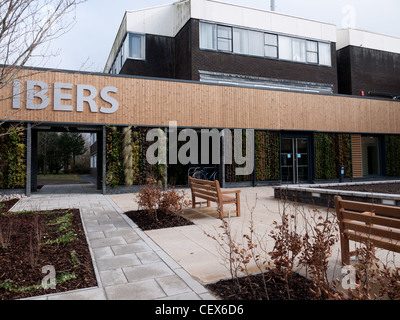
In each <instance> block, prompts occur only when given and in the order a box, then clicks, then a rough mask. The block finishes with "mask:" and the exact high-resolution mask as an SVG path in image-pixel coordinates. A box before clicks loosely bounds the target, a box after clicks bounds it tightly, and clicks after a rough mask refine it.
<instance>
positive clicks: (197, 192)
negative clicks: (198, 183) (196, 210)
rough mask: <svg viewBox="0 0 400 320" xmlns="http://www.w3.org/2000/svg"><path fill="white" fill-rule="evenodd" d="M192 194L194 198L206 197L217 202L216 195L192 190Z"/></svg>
mask: <svg viewBox="0 0 400 320" xmlns="http://www.w3.org/2000/svg"><path fill="white" fill-rule="evenodd" d="M192 194H193V195H195V196H196V197H200V198H203V197H208V198H209V199H207V200H210V201H218V194H214V193H211V192H207V191H203V190H193V191H192Z"/></svg>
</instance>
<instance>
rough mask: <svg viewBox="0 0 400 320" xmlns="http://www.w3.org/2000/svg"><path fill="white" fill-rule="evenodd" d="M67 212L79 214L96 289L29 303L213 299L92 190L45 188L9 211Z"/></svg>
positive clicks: (83, 187) (113, 205)
mask: <svg viewBox="0 0 400 320" xmlns="http://www.w3.org/2000/svg"><path fill="white" fill-rule="evenodd" d="M65 208H76V209H79V210H80V213H81V218H82V223H83V226H84V229H85V233H86V236H87V239H88V245H89V251H90V253H91V255H92V259H93V266H94V269H95V273H96V277H97V282H98V286H97V287H95V288H88V289H81V290H74V291H70V292H65V293H57V294H49V295H45V296H39V297H34V298H30V299H32V300H121V299H124V300H127V299H134V300H143V299H144V300H149V299H186V300H187V299H190V300H192V299H193V300H198V299H207V300H208V299H215V298H214V297H213V296H212V295H204V294H205V293H208V291H207V290H206V289H205V288H204V287H203V286H202V285H201V284H200V283H198V282H197V281H196V280H195V279H193V278H192V277H190V275H189V274H187V273H186V272H184V270H183V269H182V267H181V266H180V265H179V264H177V263H176V262H175V260H174V259H172V258H171V257H170V256H169V255H168V254H167V253H166V252H164V250H163V249H161V248H160V247H159V246H158V245H157V244H156V243H155V242H154V241H153V240H152V239H150V238H149V237H148V236H147V235H146V234H145V233H144V232H143V231H142V230H140V229H139V228H138V227H137V225H136V224H135V223H133V222H132V221H131V220H130V219H129V218H128V217H127V216H126V215H125V214H124V213H123V210H122V209H121V208H120V207H119V206H118V205H117V204H116V203H115V202H114V201H113V200H112V199H111V198H110V197H109V196H105V195H102V194H100V193H99V192H98V191H97V190H96V188H95V186H93V185H90V184H85V185H80V186H78V187H76V185H57V186H56V187H55V186H50V187H48V188H47V187H46V186H45V187H43V188H42V189H41V190H40V192H37V193H33V194H32V196H31V197H27V198H23V199H21V200H20V201H19V202H18V203H17V204H16V205H15V206H14V208H13V211H21V210H51V209H65ZM199 288H200V289H199Z"/></svg>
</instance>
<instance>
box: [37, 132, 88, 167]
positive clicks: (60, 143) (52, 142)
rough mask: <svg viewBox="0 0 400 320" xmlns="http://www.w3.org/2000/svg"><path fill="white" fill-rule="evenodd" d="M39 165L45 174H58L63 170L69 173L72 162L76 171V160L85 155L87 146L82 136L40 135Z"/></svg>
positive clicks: (66, 133)
mask: <svg viewBox="0 0 400 320" xmlns="http://www.w3.org/2000/svg"><path fill="white" fill-rule="evenodd" d="M38 141H39V144H38V163H39V167H40V168H41V169H42V172H43V174H46V173H47V168H48V169H49V171H50V173H52V172H55V173H58V172H59V171H60V170H61V169H62V168H64V172H65V173H68V172H69V167H70V163H71V160H72V171H73V172H74V171H75V159H76V157H77V156H80V155H82V154H84V153H85V151H86V146H85V140H84V138H83V137H82V134H80V133H77V132H72V133H71V132H63V133H61V134H59V133H55V132H47V133H40V134H39V137H38Z"/></svg>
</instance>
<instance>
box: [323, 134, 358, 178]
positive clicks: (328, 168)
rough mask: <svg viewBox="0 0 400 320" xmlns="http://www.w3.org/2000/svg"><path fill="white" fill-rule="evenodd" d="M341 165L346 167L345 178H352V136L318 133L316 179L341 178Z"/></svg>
mask: <svg viewBox="0 0 400 320" xmlns="http://www.w3.org/2000/svg"><path fill="white" fill-rule="evenodd" d="M339 165H344V168H345V177H346V178H350V177H351V176H352V161H351V139H350V135H349V134H341V133H316V134H315V171H316V178H317V179H335V178H339Z"/></svg>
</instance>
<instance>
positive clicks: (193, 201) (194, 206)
mask: <svg viewBox="0 0 400 320" xmlns="http://www.w3.org/2000/svg"><path fill="white" fill-rule="evenodd" d="M192 208H196V197H195V196H194V195H192Z"/></svg>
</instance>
